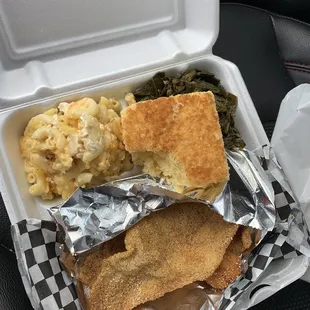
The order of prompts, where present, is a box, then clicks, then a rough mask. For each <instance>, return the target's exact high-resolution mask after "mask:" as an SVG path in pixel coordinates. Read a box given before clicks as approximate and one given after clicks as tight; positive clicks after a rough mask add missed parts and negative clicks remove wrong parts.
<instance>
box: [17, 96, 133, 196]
mask: <svg viewBox="0 0 310 310" xmlns="http://www.w3.org/2000/svg"><path fill="white" fill-rule="evenodd" d="M120 110H121V105H120V103H119V102H117V101H116V100H114V99H108V98H105V97H101V99H100V101H99V103H97V102H96V101H94V100H93V99H91V98H83V99H81V100H78V101H76V102H71V103H67V102H62V103H60V104H59V106H58V108H53V109H50V110H48V111H46V112H44V113H42V114H39V115H37V116H35V117H33V118H32V119H31V120H30V122H29V123H28V125H27V127H26V129H25V132H24V135H23V137H22V138H21V140H20V148H21V152H22V156H23V158H24V167H25V172H26V174H27V180H28V182H29V183H30V184H31V186H30V188H29V192H30V193H31V194H32V195H34V196H41V197H42V198H43V199H52V198H53V197H54V196H62V198H63V199H67V198H68V197H69V196H70V195H71V194H72V193H73V192H74V190H76V189H77V188H78V187H85V186H91V185H98V184H101V183H103V182H104V180H105V179H106V178H107V177H111V176H117V175H119V174H120V173H121V172H122V171H126V170H130V169H131V168H132V165H131V162H130V155H129V154H128V153H127V152H126V151H125V149H124V145H123V142H122V141H123V138H122V130H121V119H120V115H119V113H120Z"/></svg>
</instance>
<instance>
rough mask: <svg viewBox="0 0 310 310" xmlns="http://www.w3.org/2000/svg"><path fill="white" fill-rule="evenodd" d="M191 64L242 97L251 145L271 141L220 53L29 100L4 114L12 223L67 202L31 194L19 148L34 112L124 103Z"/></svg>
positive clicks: (240, 121) (6, 194) (239, 120)
mask: <svg viewBox="0 0 310 310" xmlns="http://www.w3.org/2000/svg"><path fill="white" fill-rule="evenodd" d="M190 68H196V69H202V70H207V71H209V72H211V73H213V74H215V76H216V77H217V78H218V79H220V80H221V83H222V85H223V86H224V87H225V88H226V90H227V91H229V92H231V93H233V94H235V95H236V96H237V97H238V108H237V115H236V119H235V121H236V126H237V128H238V129H239V130H240V133H241V136H242V138H243V139H244V140H245V142H246V144H247V148H248V149H250V150H253V149H256V148H258V147H259V146H261V145H263V144H266V143H268V139H267V137H266V135H265V133H264V130H263V127H262V125H261V123H260V121H259V118H258V116H257V113H256V110H255V108H254V105H253V103H252V101H251V98H250V96H249V94H248V92H247V89H246V87H245V85H244V82H243V80H242V78H241V75H240V73H239V71H238V69H237V67H236V66H235V65H233V64H231V63H228V62H226V61H224V60H223V59H221V58H218V57H216V56H206V57H202V58H199V59H196V60H193V61H190V62H183V63H180V64H179V65H177V66H166V67H162V68H160V69H158V70H153V71H148V72H146V73H143V74H139V75H136V76H132V77H129V78H127V79H119V80H118V81H115V82H112V83H105V84H100V85H96V86H93V87H91V88H85V89H79V90H76V91H74V92H71V93H65V94H63V95H60V96H55V97H50V98H47V99H45V100H38V101H36V102H32V103H29V104H25V105H23V106H21V107H17V108H15V109H12V110H9V111H6V112H3V113H2V114H0V120H1V127H0V139H1V146H0V147H1V162H0V164H1V171H2V177H3V184H2V188H1V192H2V194H3V198H4V201H5V204H6V207H7V209H8V213H9V216H10V219H11V221H12V223H15V222H18V221H20V220H22V219H23V218H29V217H35V218H43V219H48V218H49V215H48V212H47V211H46V209H47V208H48V207H51V206H55V205H58V204H61V203H62V202H63V200H62V199H60V198H57V199H53V200H50V201H45V200H42V199H41V198H39V197H33V196H31V195H30V193H29V183H28V182H27V180H26V174H25V172H24V167H23V159H22V156H21V153H20V149H19V139H20V137H21V136H22V134H23V131H24V129H25V127H26V125H27V124H28V122H29V120H30V119H31V118H32V117H33V116H35V115H37V114H40V113H42V112H44V111H46V110H48V109H49V108H52V107H56V106H57V105H58V104H59V103H60V102H62V101H68V102H70V101H75V100H78V99H81V98H83V97H85V96H88V97H91V98H94V99H95V100H98V99H99V98H100V96H106V97H114V98H115V99H116V100H119V101H121V102H122V103H124V97H125V95H126V93H128V92H130V91H133V90H134V89H135V88H137V87H138V86H140V85H141V84H142V83H144V82H145V81H146V80H148V79H149V78H151V77H152V76H153V75H154V74H155V73H156V72H158V71H164V72H166V73H167V74H168V75H175V74H177V73H180V72H183V71H185V70H187V69H190Z"/></svg>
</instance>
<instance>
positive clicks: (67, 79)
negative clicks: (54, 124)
mask: <svg viewBox="0 0 310 310" xmlns="http://www.w3.org/2000/svg"><path fill="white" fill-rule="evenodd" d="M218 2H219V1H218V0H129V1H125V0H91V1H86V0H0V23H1V24H0V35H1V38H0V61H1V63H0V108H1V107H10V106H13V105H16V104H19V103H23V102H26V101H29V100H32V99H36V98H40V97H45V96H49V95H52V94H57V93H59V92H63V91H67V90H73V89H77V88H79V87H86V86H88V85H90V84H94V83H99V82H105V81H109V80H114V79H119V78H123V77H126V76H128V75H131V74H137V73H139V72H143V71H147V70H150V69H154V68H160V67H163V66H165V65H171V64H173V63H178V62H182V61H186V60H189V59H190V58H194V57H198V56H200V55H203V54H207V53H211V51H212V46H213V44H214V42H215V41H216V38H217V35H218V29H219V27H218V22H219V21H218V19H219V18H218V15H219V3H218Z"/></svg>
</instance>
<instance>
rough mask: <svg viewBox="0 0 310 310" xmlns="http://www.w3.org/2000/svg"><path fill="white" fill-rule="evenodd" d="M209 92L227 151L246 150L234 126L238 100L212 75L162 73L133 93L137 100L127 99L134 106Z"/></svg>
mask: <svg viewBox="0 0 310 310" xmlns="http://www.w3.org/2000/svg"><path fill="white" fill-rule="evenodd" d="M206 91H211V92H212V93H213V94H214V96H215V102H216V109H217V112H218V114H219V119H220V125H221V129H222V134H223V138H224V144H225V148H226V149H229V150H233V149H235V148H238V149H243V148H244V147H245V143H244V141H243V140H242V139H241V137H240V133H239V131H238V129H237V128H236V126H235V122H234V117H235V114H236V109H237V97H236V96H234V95H233V94H231V93H229V92H227V91H226V90H225V88H224V87H223V86H222V85H221V83H220V80H218V79H217V78H215V76H214V74H212V73H210V72H208V71H205V70H198V69H190V70H187V71H184V72H182V73H180V74H178V75H176V76H166V74H165V73H164V72H158V73H157V74H155V75H154V76H153V78H151V79H150V80H148V81H147V82H146V83H145V84H143V85H142V86H141V87H139V88H138V89H136V90H135V91H134V92H133V94H134V96H132V95H131V94H130V95H128V96H127V98H126V99H128V102H129V103H132V102H133V100H134V99H135V100H136V101H137V102H139V101H145V100H153V99H156V98H159V97H169V96H175V95H179V94H185V93H192V92H206Z"/></svg>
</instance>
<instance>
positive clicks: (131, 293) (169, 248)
mask: <svg viewBox="0 0 310 310" xmlns="http://www.w3.org/2000/svg"><path fill="white" fill-rule="evenodd" d="M237 229H238V226H237V225H235V224H231V223H228V222H225V221H224V220H223V217H222V216H220V215H219V214H217V213H215V212H214V211H212V210H211V209H210V208H209V207H207V206H206V205H204V204H199V203H182V204H175V205H173V206H170V207H169V208H167V209H164V210H162V211H158V212H154V213H152V214H151V215H149V216H148V217H146V218H144V219H143V220H142V221H140V222H139V223H138V224H136V225H135V226H133V227H132V228H131V229H130V230H128V232H127V233H126V237H125V247H126V250H127V251H125V252H122V253H117V254H115V255H113V256H111V257H109V258H107V259H104V260H102V261H101V266H100V268H99V267H98V264H93V258H92V256H90V257H89V259H86V260H85V262H84V264H83V265H82V266H81V272H80V276H79V280H80V281H82V282H83V283H85V284H86V285H87V286H88V287H89V289H90V291H89V296H88V304H89V308H90V309H91V310H119V309H122V310H129V309H132V308H134V307H135V306H137V305H139V304H142V303H145V302H147V301H150V300H155V299H157V298H159V297H161V296H163V295H164V294H165V293H167V292H171V291H173V290H175V289H177V288H180V287H183V286H185V285H187V284H190V283H192V282H195V281H198V280H200V281H203V280H205V279H206V278H208V277H210V276H211V275H212V274H213V273H214V271H215V270H216V269H217V268H218V266H219V265H220V263H221V261H222V260H223V256H224V254H225V251H226V249H227V247H228V245H229V244H230V243H231V241H232V239H233V236H234V235H235V233H236V231H237ZM94 266H95V268H93V267H94ZM86 274H88V276H86V277H85V276H84V275H86Z"/></svg>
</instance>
